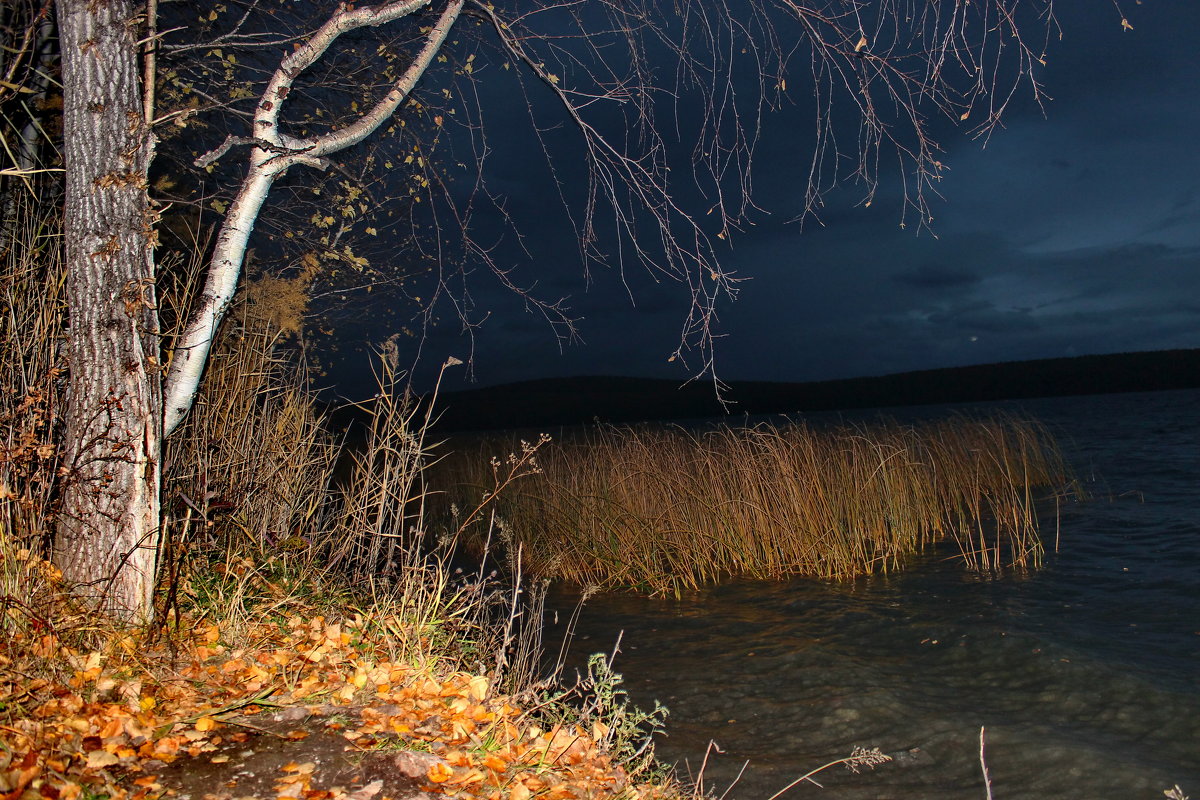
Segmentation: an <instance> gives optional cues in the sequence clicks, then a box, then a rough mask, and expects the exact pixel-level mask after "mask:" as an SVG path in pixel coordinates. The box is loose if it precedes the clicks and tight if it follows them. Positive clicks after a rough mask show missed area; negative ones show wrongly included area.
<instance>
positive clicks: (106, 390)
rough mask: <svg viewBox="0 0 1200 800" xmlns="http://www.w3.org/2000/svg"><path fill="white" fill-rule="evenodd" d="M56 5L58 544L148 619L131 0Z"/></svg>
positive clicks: (155, 462)
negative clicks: (60, 371) (61, 269)
mask: <svg viewBox="0 0 1200 800" xmlns="http://www.w3.org/2000/svg"><path fill="white" fill-rule="evenodd" d="M57 7H58V12H57V13H58V23H59V31H60V36H61V48H62V72H63V145H64V157H65V168H66V181H65V183H66V186H65V191H66V194H65V205H64V216H63V220H64V225H63V229H64V235H63V244H64V248H65V259H66V269H67V281H66V290H67V301H68V325H69V330H68V336H67V341H66V355H67V362H68V367H69V384H68V394H67V411H66V431H65V433H66V439H65V443H64V452H63V459H62V463H63V464H65V465H66V470H67V472H66V475H65V476H64V488H63V497H62V510H61V512H60V515H59V519H58V525H57V530H56V540H55V553H54V556H55V561H56V562H57V564H58V565H59V567H60V568H61V569H62V571H63V575H64V576H65V577H66V578H67V579H68V580H69V581H71V582H74V583H76V584H78V585H79V587H80V589H81V591H82V592H83V593H84V594H85V595H87V596H89V597H91V598H93V599H95V600H97V601H98V602H99V604H100V605H101V606H102V607H104V608H105V609H107V610H109V611H114V612H116V613H117V614H119V615H121V616H124V617H125V618H128V619H139V618H147V617H149V615H150V613H151V609H152V593H153V589H154V577H155V563H156V555H157V546H158V533H159V527H158V526H159V503H160V483H161V480H160V475H159V452H160V442H161V435H160V434H161V429H162V424H161V416H162V415H161V407H162V406H161V391H160V373H159V368H158V347H159V337H158V329H157V319H156V312H155V310H154V309H155V301H154V272H153V256H152V252H151V238H150V232H151V229H150V221H149V218H148V209H147V196H146V170H147V167H148V164H149V161H150V158H151V154H152V140H151V138H150V136H149V134H148V132H147V129H146V125H145V121H144V116H143V109H142V93H141V86H140V80H139V64H138V46H137V31H138V25H137V20H136V13H135V6H134V4H133V3H132V2H130V0H105V2H101V3H97V2H94V0H58V3H57Z"/></svg>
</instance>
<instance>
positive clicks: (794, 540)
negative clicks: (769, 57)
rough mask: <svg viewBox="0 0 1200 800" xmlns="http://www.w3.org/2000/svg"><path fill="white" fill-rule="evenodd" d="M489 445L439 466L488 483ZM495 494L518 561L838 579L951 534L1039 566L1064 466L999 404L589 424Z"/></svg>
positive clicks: (682, 578) (704, 579) (657, 588)
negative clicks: (877, 415) (870, 421)
mask: <svg viewBox="0 0 1200 800" xmlns="http://www.w3.org/2000/svg"><path fill="white" fill-rule="evenodd" d="M497 446H500V445H497V444H495V443H491V444H485V445H484V446H483V447H484V450H485V455H484V456H479V455H470V456H460V457H458V458H456V459H455V460H454V462H453V464H451V465H448V466H447V471H448V472H452V473H453V474H454V477H453V478H445V479H444V480H443V482H446V483H451V482H453V483H457V485H458V486H460V487H462V488H461V489H460V490H458V491H464V492H470V491H476V489H475V487H476V486H478V485H479V484H481V483H483V482H485V481H486V480H487V475H486V472H485V471H484V470H483V469H481V467H480V465H481V464H483V463H485V462H486V453H487V452H488V451H489V449H494V448H495V447H497ZM537 463H538V467H539V468H540V472H541V474H540V475H538V476H535V477H534V478H531V479H530V480H529V481H526V482H525V483H523V484H522V485H521V487H519V489H518V491H516V492H510V493H509V494H508V495H506V496H505V497H503V498H501V499H500V500H499V504H498V507H497V508H498V513H499V514H500V515H501V516H502V518H503V520H504V523H505V525H506V527H507V528H508V529H510V531H511V535H512V536H514V537H515V538H516V540H517V542H518V543H519V545H520V548H521V550H522V552H523V553H524V558H525V562H526V564H525V566H526V569H527V570H529V571H530V572H532V573H534V574H537V575H543V576H548V577H557V578H562V579H565V580H568V581H571V582H574V583H578V584H581V585H597V586H602V587H607V586H625V587H637V588H641V589H645V590H649V591H652V592H664V591H676V590H679V589H681V588H690V587H696V586H699V585H701V584H704V583H709V582H712V581H716V580H718V579H720V578H724V577H730V576H741V577H753V578H778V577H783V576H789V575H807V576H815V577H821V578H847V577H851V576H855V575H862V574H868V573H873V572H884V571H888V570H892V569H896V568H897V567H899V566H900V565H901V564H902V563H903V562H904V560H905V559H906V558H908V557H910V556H911V555H913V554H914V553H917V552H919V551H921V550H922V549H924V548H926V547H928V546H929V545H931V544H933V543H935V542H938V541H942V540H951V541H953V542H954V543H955V544H956V545H957V547H958V553H959V554H960V556H961V558H962V559H963V561H964V562H965V563H966V564H967V566H969V567H971V568H973V569H981V570H994V569H999V568H1002V567H1016V568H1027V567H1032V566H1036V565H1037V564H1039V563H1040V561H1041V558H1042V555H1043V546H1042V543H1041V540H1040V538H1039V536H1038V523H1037V516H1036V511H1035V501H1036V499H1037V497H1038V493H1039V492H1042V493H1044V492H1045V491H1046V490H1047V489H1051V490H1058V489H1063V490H1065V489H1066V487H1067V486H1068V485H1069V484H1070V474H1069V471H1068V469H1067V467H1066V465H1065V464H1064V463H1063V459H1062V457H1061V455H1060V454H1059V451H1058V450H1057V448H1056V447H1055V445H1054V442H1053V440H1052V438H1051V437H1050V436H1049V434H1048V433H1047V432H1046V431H1045V430H1044V429H1043V428H1042V427H1041V426H1039V425H1037V424H1036V423H1033V422H1028V421H1024V420H1020V419H1016V418H1013V417H1008V416H999V415H998V416H993V417H989V418H983V419H971V418H967V417H954V418H952V419H949V420H946V421H943V422H936V423H930V424H925V425H921V426H905V425H899V424H896V423H881V424H879V425H874V426H870V427H865V426H840V427H833V428H828V429H821V430H817V429H814V428H812V427H810V426H808V425H805V424H789V425H775V424H760V425H756V426H754V427H748V428H734V427H728V426H724V427H719V428H716V429H714V430H710V431H706V432H697V431H689V430H685V429H682V428H677V427H636V428H630V427H607V426H602V427H597V428H594V429H591V430H589V431H588V432H586V433H584V434H582V435H580V436H577V437H575V438H573V439H571V440H569V441H567V442H565V443H563V444H559V445H556V446H554V447H551V448H545V449H543V450H542V452H541V453H540V454H539V457H538V461H537Z"/></svg>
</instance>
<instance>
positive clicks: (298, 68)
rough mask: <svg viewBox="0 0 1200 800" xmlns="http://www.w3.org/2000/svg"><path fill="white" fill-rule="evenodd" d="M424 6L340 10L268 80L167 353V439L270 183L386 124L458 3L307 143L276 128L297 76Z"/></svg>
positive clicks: (403, 0)
mask: <svg viewBox="0 0 1200 800" xmlns="http://www.w3.org/2000/svg"><path fill="white" fill-rule="evenodd" d="M429 4H430V0H395V2H390V3H381V4H380V5H377V6H362V7H355V6H351V5H342V6H341V7H340V8H339V9H338V10H337V11H336V12H334V14H333V15H332V16H330V18H329V19H328V20H327V21H326V22H325V24H324V25H322V26H321V27H320V29H318V30H317V32H316V33H314V34H313V35H312V38H310V39H309V40H308V41H307V42H305V43H304V44H303V45H301V46H299V47H298V48H297V49H296V50H295V51H293V52H292V53H290V54H289V55H287V56H286V57H285V58H284V59H283V60H282V61H281V62H280V64H279V69H277V70H275V72H274V74H273V75H272V76H271V80H270V82H269V83H268V84H267V88H266V90H265V91H264V92H263V95H262V97H261V98H260V100H259V103H258V106H257V107H256V108H255V111H254V137H253V139H252V140H251V141H253V142H254V143H255V144H254V146H253V147H252V148H251V151H250V165H249V170H248V172H247V174H246V177H245V179H244V180H243V181H242V185H241V188H240V189H239V191H238V194H237V197H236V198H235V199H234V201H233V203H231V204H230V206H229V211H228V213H227V214H226V217H225V222H224V223H223V224H222V225H221V231H220V233H218V234H217V245H216V248H215V250H214V251H213V255H212V259H211V261H210V262H209V267H208V275H207V279H206V281H205V285H204V292H203V294H202V295H201V297H200V301H199V304H198V307H197V308H196V310H195V312H194V313H193V315H192V318H191V320H190V321H189V323H188V326H187V328H186V329H185V330H184V332H183V334H182V335H181V336H180V338H179V342H178V344H177V345H176V346H175V351H174V353H173V354H172V356H171V368H170V371H169V372H168V374H167V382H166V390H165V405H166V410H165V417H164V431H165V435H168V436H169V435H170V434H171V432H172V431H174V430H175V428H176V427H177V426H178V425H179V423H180V422H182V421H183V418H184V417H185V416H187V413H188V411H190V410H191V407H192V404H193V403H194V402H195V400H196V392H197V391H198V390H199V387H200V378H201V377H202V375H203V373H204V365H205V363H206V362H207V361H208V353H209V350H210V349H211V348H212V343H213V338H214V337H215V336H216V333H217V329H218V328H219V327H220V325H221V321H222V320H223V319H224V318H225V312H226V311H227V310H228V309H229V304H230V302H231V301H232V300H233V293H234V291H235V290H236V289H237V283H238V279H239V278H240V277H241V274H242V264H243V262H244V260H245V257H246V247H247V244H248V242H249V237H250V233H251V231H253V229H254V223H255V221H256V220H257V219H258V214H259V212H260V211H261V210H262V207H263V203H264V202H266V199H267V195H268V193H269V192H270V189H271V184H273V183H274V182H275V180H276V178H278V177H279V176H280V175H282V174H283V173H284V172H286V171H287V170H288V169H290V168H291V167H292V166H294V165H298V164H303V165H307V166H311V167H318V168H322V169H323V168H325V167H326V166H327V165H328V164H327V162H326V161H325V156H327V155H329V154H330V153H335V152H337V151H339V150H344V149H345V148H347V147H350V146H351V145H354V144H357V143H358V142H361V141H362V140H363V139H365V138H366V137H367V136H369V135H371V134H372V133H374V132H375V131H376V130H378V128H379V126H380V125H382V124H383V123H384V122H385V121H386V120H388V119H390V118H391V116H392V114H394V113H395V111H396V109H397V108H399V107H400V104H401V103H402V102H403V101H404V99H405V98H407V97H408V96H409V94H410V93H411V92H412V90H413V88H414V87H415V86H416V85H417V81H419V80H420V79H421V76H423V75H424V74H425V71H426V70H427V69H428V68H429V65H430V64H431V63H433V59H434V57H435V56H436V55H437V53H438V51H439V50H441V48H442V45H443V44H445V42H446V37H447V36H448V35H449V34H450V29H451V28H452V27H453V26H454V23H455V22H456V21H457V20H458V17H459V14H460V13H461V12H462V8H463V4H464V0H448V2H447V3H446V5H445V8H444V9H443V10H442V12H441V14H440V15H439V17H438V20H437V22H436V23H435V24H434V25H433V26H432V27H431V28H430V29H429V30H428V31H425V32H424V36H425V44H424V45H423V46H422V48H421V50H420V52H419V53H417V55H416V57H415V58H414V59H413V62H412V64H410V65H409V67H408V69H406V70H405V71H404V74H403V75H401V76H400V77H399V78H398V79H397V80H396V82H395V84H394V85H393V86H392V88H391V90H389V91H388V93H387V94H386V95H384V97H383V98H382V99H381V100H380V101H379V102H377V103H376V104H375V105H374V106H372V107H371V108H370V109H369V110H368V111H367V112H366V113H364V114H363V115H362V116H360V117H359V118H358V119H356V120H355V121H354V122H352V123H350V124H349V125H346V126H345V127H342V128H338V129H336V130H333V131H331V132H329V133H327V134H325V135H323V136H317V137H312V138H308V139H297V138H294V137H292V136H288V135H287V134H285V133H284V132H283V131H281V130H280V127H281V126H280V111H281V109H282V108H283V106H284V103H285V98H286V97H287V96H288V93H289V91H290V90H291V87H292V84H293V83H294V82H295V80H296V77H297V76H299V75H300V73H302V72H304V70H306V69H308V68H309V67H310V66H312V65H313V64H314V63H316V62H317V61H318V60H319V59H320V58H321V57H322V56H324V55H325V53H326V52H328V50H329V48H330V47H331V46H332V45H333V44H334V42H335V41H337V39H338V38H339V37H340V36H342V35H343V34H345V33H347V32H349V31H352V30H356V29H358V28H363V27H368V26H377V25H384V24H387V23H388V22H391V21H393V20H396V19H400V18H401V17H405V16H408V15H409V14H413V13H415V12H417V11H419V10H421V9H422V8H424V7H425V6H428V5H429ZM232 142H233V140H232V139H230V140H227V141H226V143H225V144H224V145H222V146H221V147H220V148H218V149H217V150H216V151H214V152H213V153H210V154H209V155H207V156H204V157H202V158H201V159H199V160H198V162H197V163H212V161H215V160H216V159H218V158H220V156H221V155H223V154H224V153H225V152H226V151H228V149H229V148H230V146H231V145H232Z"/></svg>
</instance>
